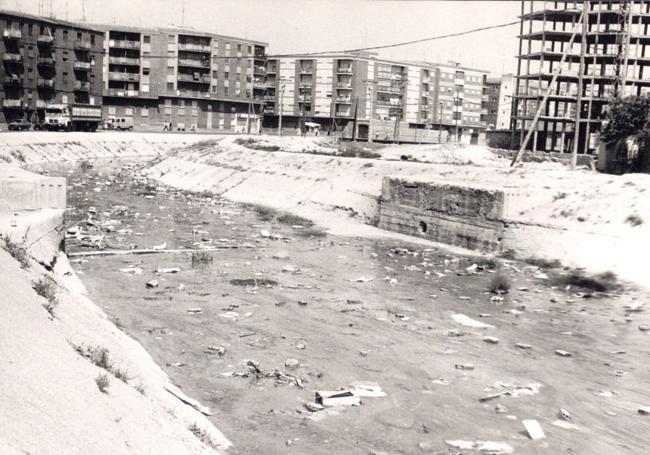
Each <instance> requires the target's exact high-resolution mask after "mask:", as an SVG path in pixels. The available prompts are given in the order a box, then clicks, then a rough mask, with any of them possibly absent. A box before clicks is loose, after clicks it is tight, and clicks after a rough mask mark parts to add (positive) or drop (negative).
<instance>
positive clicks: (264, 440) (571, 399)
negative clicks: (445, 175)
mask: <svg viewBox="0 0 650 455" xmlns="http://www.w3.org/2000/svg"><path fill="white" fill-rule="evenodd" d="M99 172H100V170H98V169H93V170H90V171H85V172H80V171H79V170H77V171H75V172H74V173H73V174H70V175H69V185H71V186H70V188H69V204H70V208H69V211H68V220H69V223H70V224H74V223H76V222H82V224H85V222H86V220H87V219H88V209H89V208H91V207H94V209H95V210H94V211H96V213H97V215H93V216H92V218H91V223H100V224H101V223H102V222H105V221H106V220H108V219H111V220H114V221H113V222H112V223H108V224H111V225H112V226H113V227H112V228H111V230H112V232H108V233H107V232H105V230H102V233H103V234H104V235H105V237H104V238H103V240H102V241H103V242H104V244H105V246H106V247H107V248H108V249H121V248H133V247H136V248H152V247H153V246H155V245H160V244H162V243H166V248H167V249H176V248H209V249H210V250H209V253H208V254H209V255H210V257H211V258H212V261H211V262H209V263H207V264H203V265H198V266H196V265H195V266H194V267H193V265H192V261H191V256H190V254H188V253H178V254H152V255H128V256H109V257H87V258H83V259H82V260H81V258H75V259H76V260H77V261H78V262H76V263H75V269H76V270H77V272H78V273H79V274H80V276H81V278H82V280H83V281H84V283H85V284H86V286H87V287H88V290H89V292H90V294H91V297H92V299H93V300H94V301H95V302H96V303H97V304H98V305H100V306H101V307H102V308H103V309H104V310H105V311H106V313H107V314H108V315H109V316H110V317H111V318H112V319H113V320H114V321H115V322H116V324H117V325H118V326H120V327H122V328H123V329H124V330H125V331H127V332H128V333H129V334H130V335H131V336H133V337H134V338H136V339H137V340H138V341H139V342H141V343H142V344H143V345H144V346H145V348H146V349H147V350H148V351H149V352H150V353H151V355H152V356H153V357H154V359H155V360H156V361H157V362H158V363H159V364H160V365H161V366H163V368H164V369H165V370H166V371H167V373H168V374H169V376H170V377H171V379H172V380H173V381H174V382H175V383H176V384H178V385H179V386H180V387H181V388H182V389H183V390H184V391H185V392H186V393H187V394H189V395H190V396H193V397H194V398H196V399H198V400H200V401H201V402H202V403H203V404H205V405H208V406H210V407H211V408H212V409H213V410H214V411H216V412H217V415H215V416H214V417H212V419H213V422H214V423H215V424H216V425H217V426H218V427H219V428H220V429H221V430H222V431H223V432H224V433H225V434H226V436H227V437H228V438H229V439H231V440H232V441H233V442H234V444H235V446H234V448H233V449H232V453H236V454H261V453H264V454H284V453H300V454H303V453H304V454H330V453H354V454H356V453H358V454H368V453H390V454H395V453H421V452H427V451H429V452H433V453H449V450H451V452H452V453H455V452H454V450H453V449H450V448H449V446H448V445H447V444H446V443H445V441H446V440H459V439H462V440H482V441H500V442H504V443H506V444H508V445H510V446H511V447H513V448H514V450H515V453H524V454H528V453H530V454H534V453H546V454H548V453H589V454H599V453H620V454H628V453H629V454H638V453H644V452H645V451H646V450H647V446H648V443H649V437H650V436H648V435H650V418H649V417H644V416H640V415H638V413H637V408H638V407H639V406H640V405H644V404H645V405H650V397H649V396H648V389H647V384H648V380H649V379H650V369H649V367H648V363H647V359H648V355H649V354H650V344H649V343H648V337H647V334H646V332H641V331H640V330H638V326H639V324H644V323H645V324H648V323H650V321H649V320H648V317H647V315H646V313H634V314H626V313H625V312H624V310H623V306H624V305H625V304H628V303H631V302H632V303H633V300H632V299H635V298H638V299H641V300H642V299H645V298H647V296H637V295H636V294H635V293H634V292H627V293H625V294H623V295H620V296H609V297H597V298H590V299H586V298H584V297H583V296H581V295H580V294H574V293H572V292H570V291H568V292H567V291H564V290H558V289H551V288H550V287H549V286H548V284H547V283H546V282H547V280H545V279H544V278H543V275H540V273H542V272H541V271H540V270H538V269H535V268H531V267H526V266H525V265H524V264H505V265H504V267H505V271H506V272H505V273H506V274H507V275H508V277H509V280H510V282H511V285H512V287H511V291H510V293H509V294H507V295H506V296H504V299H503V301H493V299H492V295H491V294H489V293H488V292H486V289H487V286H488V283H489V281H490V279H491V277H492V276H493V271H491V270H483V271H481V270H479V271H478V273H468V272H467V271H466V268H467V267H468V266H470V265H472V264H473V263H474V262H475V259H473V258H469V257H454V256H451V255H448V254H446V253H445V252H444V251H438V250H435V249H424V248H423V247H422V246H421V245H419V246H414V245H408V244H402V243H399V244H398V243H397V242H387V241H381V242H380V241H374V240H368V239H360V238H343V237H335V236H330V235H327V234H326V233H322V232H321V231H319V230H318V229H317V228H315V229H311V230H307V231H306V230H305V229H304V228H303V229H299V228H295V227H292V226H291V225H290V224H285V223H281V222H279V221H278V218H277V216H276V217H273V214H268V213H262V214H261V215H260V214H259V213H258V212H256V211H255V210H253V209H251V208H246V207H242V206H240V205H237V204H233V203H230V202H228V201H224V200H221V199H218V198H212V197H201V196H196V195H185V194H182V193H179V192H176V191H174V190H172V189H169V188H161V187H158V186H157V185H152V184H149V183H147V182H145V181H143V180H141V179H140V178H139V177H138V175H139V174H138V172H137V170H136V168H135V167H128V166H127V167H119V166H113V167H111V168H102V169H101V174H100V173H99ZM119 206H122V207H119ZM111 211H112V214H111V213H110V212H111ZM102 212H109V213H108V214H107V215H102ZM289 222H290V223H291V221H289ZM106 225H107V224H104V226H106ZM263 231H268V233H269V234H271V237H268V236H267V232H263ZM92 250H93V249H92V248H89V247H84V246H81V245H80V244H79V243H78V242H73V241H70V242H68V244H67V251H68V252H76V251H92ZM127 267H139V268H141V269H142V271H143V273H142V274H141V275H135V274H129V273H124V272H120V271H119V270H120V269H123V268H127ZM173 267H176V268H178V269H180V271H179V272H178V273H156V270H158V269H159V268H173ZM150 280H157V281H158V283H159V284H158V287H155V288H147V287H146V286H145V283H146V282H147V281H150ZM238 280H239V281H238ZM251 283H252V286H251V285H248V286H241V284H251ZM637 301H639V300H637ZM188 310H190V311H188ZM454 314H464V315H467V316H469V317H471V318H473V319H475V320H477V321H480V322H483V323H485V324H489V325H490V326H493V327H491V328H483V329H478V328H469V327H464V326H462V325H459V324H458V323H456V322H454V320H453V319H452V315H454ZM626 318H629V320H626ZM450 330H452V332H451V333H450V332H449V331H450ZM485 336H491V337H495V338H497V339H498V343H497V344H492V343H487V342H485V341H484V337H485ZM517 343H524V344H526V345H530V348H528V349H521V348H520V347H517V346H516V344H517ZM209 346H212V349H211V348H209ZM215 348H224V351H225V353H224V354H223V355H219V353H217V352H218V351H219V350H218V349H215ZM557 349H561V350H564V351H567V352H569V353H571V355H572V356H571V357H561V356H559V355H556V354H555V353H554V352H555V350H557ZM292 359H295V360H297V363H298V366H297V367H295V366H294V363H295V362H293V360H292ZM288 360H289V362H288ZM250 361H253V362H254V365H257V369H258V370H257V371H258V372H261V374H255V372H254V371H253V369H252V367H250V366H247V364H250ZM460 364H465V365H466V364H472V365H473V367H474V368H473V369H459V368H457V365H460ZM276 370H277V372H276ZM296 377H297V378H299V379H300V383H301V385H302V387H298V386H297V385H296V384H295V381H293V380H291V378H296ZM287 378H290V379H289V380H287ZM354 381H372V382H376V383H378V384H379V386H381V387H382V389H383V391H384V392H385V393H386V396H385V397H377V398H362V404H361V406H359V407H351V408H345V407H339V408H329V409H326V410H324V411H320V412H315V413H312V412H309V411H308V410H307V409H306V408H305V403H308V402H312V401H314V393H315V391H317V390H336V389H338V388H348V387H349V385H350V384H351V383H352V382H354ZM533 384H541V389H539V392H538V393H534V394H530V395H525V396H520V397H512V396H504V397H501V398H495V399H493V400H490V401H485V402H480V401H479V400H478V399H479V398H481V397H483V396H486V395H490V394H493V393H498V392H502V391H504V390H511V389H512V388H513V387H516V386H531V385H533ZM533 389H535V386H533ZM497 404H500V405H502V406H505V412H503V413H497V412H495V406H496V405H497ZM559 408H564V409H567V410H569V412H570V413H571V414H572V415H573V421H572V422H571V423H573V424H575V425H576V427H575V428H572V429H566V428H559V427H557V426H554V425H553V422H554V421H555V420H556V419H557V417H556V414H557V412H558V410H559ZM522 419H537V420H538V421H539V422H540V424H541V425H542V427H543V428H544V430H545V432H546V436H547V438H546V439H544V440H541V441H531V440H530V439H529V438H528V437H527V436H526V434H525V433H524V428H523V426H522V424H521V420H522ZM468 453H471V452H468Z"/></svg>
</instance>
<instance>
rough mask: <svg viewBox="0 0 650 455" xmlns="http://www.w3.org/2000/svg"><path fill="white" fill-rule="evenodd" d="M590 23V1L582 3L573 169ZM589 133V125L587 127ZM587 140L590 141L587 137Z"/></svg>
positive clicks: (576, 151) (575, 159)
mask: <svg viewBox="0 0 650 455" xmlns="http://www.w3.org/2000/svg"><path fill="white" fill-rule="evenodd" d="M588 23H589V1H588V0H587V1H585V2H583V3H582V35H581V40H580V66H579V69H578V94H577V96H576V122H575V126H574V128H573V152H572V153H571V169H572V170H573V169H575V168H576V164H577V163H578V147H579V142H580V117H581V116H582V88H583V75H582V73H584V72H585V51H586V49H587V28H588ZM586 131H587V133H588V132H589V125H587V130H586ZM585 140H588V138H587V135H585Z"/></svg>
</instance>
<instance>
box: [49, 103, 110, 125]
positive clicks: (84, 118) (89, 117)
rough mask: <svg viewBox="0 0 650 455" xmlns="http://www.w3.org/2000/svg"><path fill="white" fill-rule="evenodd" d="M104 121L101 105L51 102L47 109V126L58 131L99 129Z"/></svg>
mask: <svg viewBox="0 0 650 455" xmlns="http://www.w3.org/2000/svg"><path fill="white" fill-rule="evenodd" d="M101 121H102V108H101V106H91V105H88V104H70V105H68V104H50V105H48V106H47V108H46V109H45V124H44V126H45V128H47V129H48V130H56V131H97V127H98V126H99V124H100V123H101Z"/></svg>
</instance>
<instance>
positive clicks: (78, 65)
mask: <svg viewBox="0 0 650 455" xmlns="http://www.w3.org/2000/svg"><path fill="white" fill-rule="evenodd" d="M72 67H73V68H74V69H76V70H79V71H90V62H80V61H76V62H74V63H73V64H72Z"/></svg>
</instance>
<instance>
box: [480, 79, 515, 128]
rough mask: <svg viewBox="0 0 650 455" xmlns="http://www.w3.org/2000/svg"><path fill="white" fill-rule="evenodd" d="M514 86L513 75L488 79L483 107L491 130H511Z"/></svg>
mask: <svg viewBox="0 0 650 455" xmlns="http://www.w3.org/2000/svg"><path fill="white" fill-rule="evenodd" d="M514 86H515V84H514V77H513V75H512V74H504V75H503V76H501V77H499V78H487V79H486V83H485V89H484V92H483V93H484V95H485V96H484V102H483V106H484V107H485V109H486V110H487V115H486V116H485V122H486V123H487V128H488V129H489V130H508V129H510V114H511V112H512V96H513V91H514Z"/></svg>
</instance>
